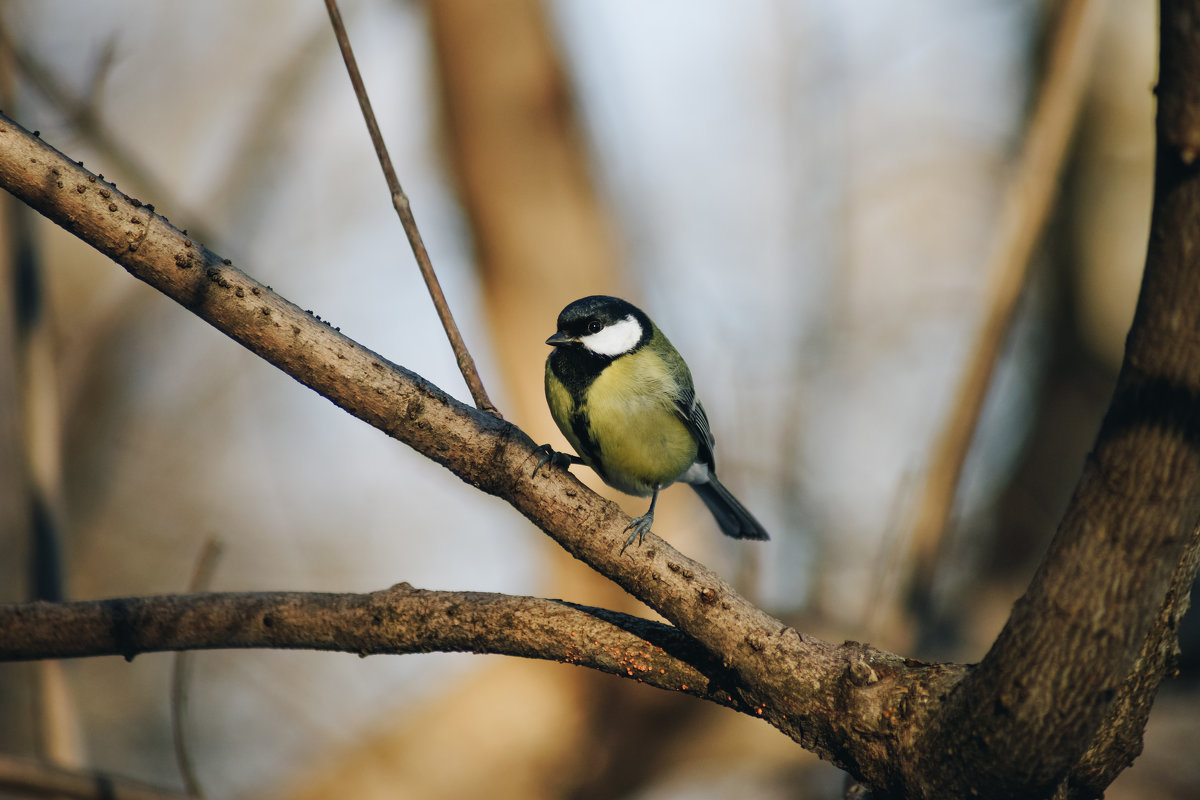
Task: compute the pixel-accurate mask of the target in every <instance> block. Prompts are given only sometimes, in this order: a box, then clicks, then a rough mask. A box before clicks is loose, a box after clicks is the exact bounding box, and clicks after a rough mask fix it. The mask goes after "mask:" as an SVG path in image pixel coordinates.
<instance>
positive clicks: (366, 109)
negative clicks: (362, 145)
mask: <svg viewBox="0 0 1200 800" xmlns="http://www.w3.org/2000/svg"><path fill="white" fill-rule="evenodd" d="M325 7H326V8H327V9H328V10H329V21H330V23H331V24H332V25H333V33H334V35H335V36H336V37H337V43H338V47H339V48H340V49H341V51H342V58H343V60H345V62H346V72H347V73H349V75H350V83H351V84H353V85H354V94H355V96H356V97H357V98H358V105H359V107H360V108H361V109H362V113H363V120H364V121H366V123H367V131H368V132H369V133H370V135H371V143H372V144H373V145H375V155H376V156H377V157H378V158H379V166H380V167H381V168H382V169H383V177H384V179H385V180H386V181H387V185H388V191H389V192H391V195H392V205H393V206H394V207H395V209H396V213H397V214H399V215H400V224H401V225H403V226H404V233H405V234H406V235H407V236H408V243H409V244H410V245H411V246H412V251H413V255H414V256H415V257H416V259H417V267H418V268H419V269H420V270H421V277H422V278H424V279H425V286H426V287H427V288H428V289H429V296H430V298H432V300H433V306H434V308H435V309H437V314H438V318H439V319H440V320H441V321H442V327H443V328H445V329H446V337H447V338H448V339H449V340H450V347H451V348H452V349H453V350H454V358H455V359H456V360H457V361H458V369H459V371H460V372H462V376H463V380H465V381H466V382H467V389H469V390H470V392H471V398H472V399H473V400H474V401H475V407H476V408H478V409H479V410H480V411H486V412H488V413H489V414H495V415H496V416H500V412H499V411H498V410H497V409H496V407H495V406H494V405H492V401H491V400H489V399H488V396H487V392H486V391H485V390H484V388H483V381H482V380H480V378H479V372H478V370H476V369H475V360H474V359H473V358H471V353H470V351H468V350H467V345H466V342H464V341H463V338H462V334H461V333H459V331H458V325H457V324H456V323H455V322H454V315H453V314H451V313H450V305H449V304H448V303H447V302H446V296H445V295H444V294H443V293H442V286H441V284H440V283H439V282H438V278H437V273H435V272H434V271H433V264H432V262H430V260H429V253H428V252H427V251H426V250H425V242H424V241H423V240H422V239H421V232H420V230H418V229H417V221H416V218H414V217H413V212H412V205H411V204H410V203H409V201H408V195H406V194H405V193H404V189H402V188H401V187H400V179H399V178H397V177H396V170H395V168H394V167H393V166H392V158H391V156H389V155H388V151H387V145H386V144H384V142H383V134H382V133H380V131H379V123H378V122H376V120H375V112H374V111H373V110H372V108H371V100H370V98H369V97H368V96H367V87H366V86H365V85H364V84H363V79H362V74H361V73H360V72H359V71H358V62H357V61H356V60H355V58H354V51H353V50H352V49H351V48H350V36H349V35H348V34H347V33H346V26H345V24H343V22H342V12H341V11H340V10H338V5H337V0H325Z"/></svg>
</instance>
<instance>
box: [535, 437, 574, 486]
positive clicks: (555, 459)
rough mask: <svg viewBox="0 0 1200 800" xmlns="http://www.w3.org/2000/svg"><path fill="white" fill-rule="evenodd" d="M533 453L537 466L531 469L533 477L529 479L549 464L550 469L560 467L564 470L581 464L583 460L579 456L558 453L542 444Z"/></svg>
mask: <svg viewBox="0 0 1200 800" xmlns="http://www.w3.org/2000/svg"><path fill="white" fill-rule="evenodd" d="M533 452H535V453H537V456H538V462H537V466H536V467H534V468H533V475H531V476H530V477H532V478H536V477H537V474H538V470H539V469H541V468H542V467H544V466H546V465H547V464H549V465H550V466H552V467H562V468H563V469H566V468H567V467H569V466H571V465H572V464H582V463H583V459H582V458H580V457H579V456H573V455H571V454H570V453H560V452H558V451H557V450H555V449H554V448H553V447H551V446H550V445H548V444H544V445H542V446H541V447H539V448H538V449H537V450H534V451H533Z"/></svg>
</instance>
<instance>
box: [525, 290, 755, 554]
mask: <svg viewBox="0 0 1200 800" xmlns="http://www.w3.org/2000/svg"><path fill="white" fill-rule="evenodd" d="M546 344H549V345H553V346H554V350H552V351H551V352H550V356H549V358H547V359H546V402H547V403H548V404H549V406H550V413H551V415H552V416H553V417H554V421H555V423H557V424H558V428H559V430H561V431H562V432H563V435H564V436H566V437H567V441H569V442H570V443H571V446H572V447H574V448H575V452H577V453H578V454H579V455H578V456H572V455H568V454H566V453H556V452H554V451H553V450H552V449H551V448H550V446H549V445H544V446H543V447H542V449H541V453H542V455H541V458H540V459H539V461H538V465H537V467H535V468H534V474H536V473H537V470H538V469H540V468H541V467H542V465H544V464H545V463H547V462H551V463H553V464H554V465H556V466H562V467H567V466H570V465H571V464H586V465H587V466H589V467H591V468H592V469H593V470H595V471H596V474H598V475H599V476H600V477H601V478H602V479H603V480H604V482H605V483H607V484H608V485H609V486H612V487H613V488H614V489H619V490H621V491H622V492H625V493H626V494H632V495H636V496H638V497H649V498H650V509H649V510H648V511H647V512H646V513H645V514H643V515H642V516H640V517H638V518H637V519H635V520H634V521H633V522H631V523H630V524H629V527H627V528H626V529H625V530H627V531H630V534H629V538H628V539H627V540H626V541H625V544H624V546H622V547H621V552H625V548H626V547H628V546H629V545H630V544H632V543H633V541H634V539H637V541H638V544H641V541H642V538H643V537H644V536H645V535H646V531H648V530H649V529H650V525H651V524H652V523H653V522H654V504H655V503H657V502H658V493H659V491H660V490H661V489H664V488H666V487H667V486H670V485H671V484H672V483H675V482H676V481H683V482H684V483H687V484H690V485H691V487H692V488H693V489H695V490H696V494H698V495H700V499H701V500H703V501H704V504H705V505H706V506H708V510H709V511H711V512H712V515H713V517H715V518H716V520H717V524H718V525H719V526H720V527H721V532H722V533H724V534H725V535H726V536H732V537H733V538H735V539H767V538H769V537H768V536H767V532H766V531H765V530H764V529H763V526H762V525H760V524H759V522H758V520H756V519H755V518H754V517H753V515H751V514H750V512H749V511H747V510H746V508H745V507H744V506H743V505H742V504H741V503H739V502H738V501H737V499H736V498H734V496H733V495H732V494H730V493H729V490H728V489H726V488H725V487H724V486H722V485H721V483H720V481H718V480H717V474H716V466H715V464H714V461H713V445H714V443H713V436H712V432H711V431H710V430H709V427H708V417H707V416H706V415H705V413H704V407H703V406H702V405H700V402H699V401H698V400H697V399H696V394H695V390H694V388H693V386H692V373H691V372H690V371H689V370H688V366H687V363H685V362H684V360H683V357H682V356H680V355H679V353H678V351H676V350H675V348H674V347H673V346H672V345H671V343H670V342H669V341H668V340H667V337H666V336H664V335H663V333H662V331H660V330H659V329H658V327H657V326H656V325H655V324H654V323H653V322H651V321H650V318H649V317H648V316H646V314H645V313H644V312H642V311H641V309H639V308H637V307H636V306H634V305H633V304H631V303H628V302H626V301H624V300H621V299H620V298H617V297H607V296H605V295H593V296H591V297H584V298H582V299H580V300H576V301H575V302H573V303H571V304H570V305H569V306H567V307H566V308H564V309H563V310H562V313H561V314H559V315H558V330H557V331H556V332H555V334H554V335H553V336H551V337H550V338H549V339H547V340H546Z"/></svg>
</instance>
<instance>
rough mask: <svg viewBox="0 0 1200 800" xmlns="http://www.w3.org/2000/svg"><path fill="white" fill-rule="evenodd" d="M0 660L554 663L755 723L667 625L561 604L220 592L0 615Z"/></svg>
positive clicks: (712, 668)
mask: <svg viewBox="0 0 1200 800" xmlns="http://www.w3.org/2000/svg"><path fill="white" fill-rule="evenodd" d="M0 630H3V631H4V633H3V636H2V637H0V660H4V661H20V660H26V659H39V658H47V657H55V658H75V657H79V656H97V655H119V656H123V657H124V658H126V659H128V660H132V659H133V658H134V656H137V655H140V654H142V653H153V652H163V651H172V650H176V651H182V650H205V649H211V648H278V649H304V650H328V651H337V652H347V653H357V654H358V655H360V656H368V655H381V654H391V655H399V654H405V653H432V652H447V653H448V652H471V653H481V654H498V655H508V656H520V657H521V658H534V659H544V660H549V661H561V662H564V663H569V664H576V665H579V666H584V667H590V668H592V669H596V670H599V671H601V672H606V673H608V674H610V675H617V676H619V677H624V678H632V679H634V680H637V681H639V682H642V683H646V684H649V685H651V686H655V687H657V688H660V689H668V690H671V691H679V692H684V693H686V694H691V695H694V696H696V697H700V698H703V699H705V700H710V701H712V702H714V703H717V704H719V705H723V706H727V707H729V708H733V709H736V710H738V711H742V712H744V713H753V709H754V708H755V705H756V704H755V703H753V702H751V701H747V700H746V699H745V698H744V697H743V696H742V694H741V693H740V691H739V689H738V687H737V682H736V679H735V677H734V676H733V675H732V674H731V673H730V672H729V670H727V669H726V668H725V667H723V666H722V665H721V663H720V661H719V660H718V659H716V658H714V657H713V656H712V654H710V653H709V652H708V651H707V650H705V649H704V648H703V647H701V646H700V645H699V644H697V643H696V642H695V641H694V640H692V639H690V638H689V637H687V636H685V635H684V634H682V633H680V632H679V631H678V630H676V629H675V628H673V627H671V626H670V625H665V624H663V623H660V622H653V621H650V620H645V619H641V618H639V617H634V616H630V615H628V614H622V613H619V612H615V611H606V610H604V609H598V608H589V607H587V606H580V605H576V604H574V603H567V602H564V601H559V600H543V599H541V598H537V597H514V596H510V595H504V594H492V593H485V592H438V591H427V590H423V589H415V588H413V587H412V586H409V585H408V584H406V583H401V584H398V585H396V586H393V587H391V588H390V589H386V590H383V591H378V592H372V593H370V594H326V593H315V592H314V593H307V592H220V593H201V594H188V595H160V596H154V597H127V598H117V599H110V600H97V601H92V602H75V603H45V602H33V603H26V604H22V605H10V606H0Z"/></svg>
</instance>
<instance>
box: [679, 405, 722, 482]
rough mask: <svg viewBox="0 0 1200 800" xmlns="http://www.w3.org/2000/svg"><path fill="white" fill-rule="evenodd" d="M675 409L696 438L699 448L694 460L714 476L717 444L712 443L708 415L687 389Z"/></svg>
mask: <svg viewBox="0 0 1200 800" xmlns="http://www.w3.org/2000/svg"><path fill="white" fill-rule="evenodd" d="M675 408H676V410H677V411H678V412H679V416H680V417H682V418H683V424H684V425H686V426H687V429H688V430H689V431H691V432H692V435H693V436H695V437H696V444H697V445H699V448H700V449H699V451H698V452H697V453H696V460H697V461H699V462H700V463H702V464H707V465H708V468H709V469H710V470H712V472H713V473H714V474H715V473H716V471H717V462H716V459H715V458H714V457H713V448H714V447H716V444H717V443H716V442H715V441H713V435H712V430H711V429H710V428H709V426H708V415H707V414H705V413H704V406H702V405H701V404H700V401H699V400H697V399H696V393H695V392H694V391H692V390H691V389H688V390H687V391H686V392H685V393H684V394H683V395H682V396H680V398H679V399H678V400H677V401H676V403H675Z"/></svg>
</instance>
